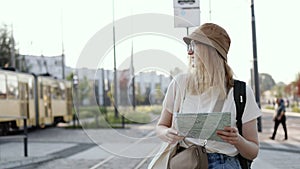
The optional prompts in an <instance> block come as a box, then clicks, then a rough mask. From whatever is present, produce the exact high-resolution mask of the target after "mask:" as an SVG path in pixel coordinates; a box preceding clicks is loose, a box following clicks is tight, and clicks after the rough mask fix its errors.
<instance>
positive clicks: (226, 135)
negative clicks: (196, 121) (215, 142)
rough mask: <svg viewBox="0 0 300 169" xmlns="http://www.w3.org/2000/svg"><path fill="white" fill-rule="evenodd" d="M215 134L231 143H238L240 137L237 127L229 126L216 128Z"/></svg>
mask: <svg viewBox="0 0 300 169" xmlns="http://www.w3.org/2000/svg"><path fill="white" fill-rule="evenodd" d="M217 135H218V136H219V137H221V138H222V140H224V141H225V142H227V143H229V144H232V145H236V144H238V143H239V141H240V140H241V137H242V136H241V135H240V134H239V131H238V129H237V128H235V127H229V126H226V127H224V130H218V131H217Z"/></svg>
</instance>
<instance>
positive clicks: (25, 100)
mask: <svg viewBox="0 0 300 169" xmlns="http://www.w3.org/2000/svg"><path fill="white" fill-rule="evenodd" d="M19 91H20V95H19V96H20V113H21V115H22V116H26V117H27V118H28V119H29V118H30V117H29V97H28V96H29V95H28V94H29V93H28V84H27V83H23V82H20V83H19Z"/></svg>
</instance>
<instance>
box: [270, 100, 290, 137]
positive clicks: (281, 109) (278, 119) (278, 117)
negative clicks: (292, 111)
mask: <svg viewBox="0 0 300 169" xmlns="http://www.w3.org/2000/svg"><path fill="white" fill-rule="evenodd" d="M273 120H274V122H275V124H274V131H273V135H272V136H271V137H270V139H272V140H274V139H275V136H276V132H277V129H278V126H279V124H280V123H281V124H282V127H283V130H284V140H287V139H288V135H287V129H286V117H285V105H284V100H283V99H280V100H279V101H278V108H277V111H276V114H275V116H274V118H273Z"/></svg>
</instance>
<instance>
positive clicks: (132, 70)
mask: <svg viewBox="0 0 300 169" xmlns="http://www.w3.org/2000/svg"><path fill="white" fill-rule="evenodd" d="M130 68H131V72H130V73H131V76H132V84H131V85H132V107H133V110H134V111H135V107H136V103H135V76H134V67H133V41H131V64H130Z"/></svg>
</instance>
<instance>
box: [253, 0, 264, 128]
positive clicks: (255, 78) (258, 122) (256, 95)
mask: <svg viewBox="0 0 300 169" xmlns="http://www.w3.org/2000/svg"><path fill="white" fill-rule="evenodd" d="M251 17H252V43H253V71H254V84H255V100H256V103H257V105H258V107H259V108H260V90H259V74H258V68H257V48H256V30H255V16H254V0H251ZM257 129H258V131H259V132H262V124H261V117H258V118H257Z"/></svg>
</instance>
